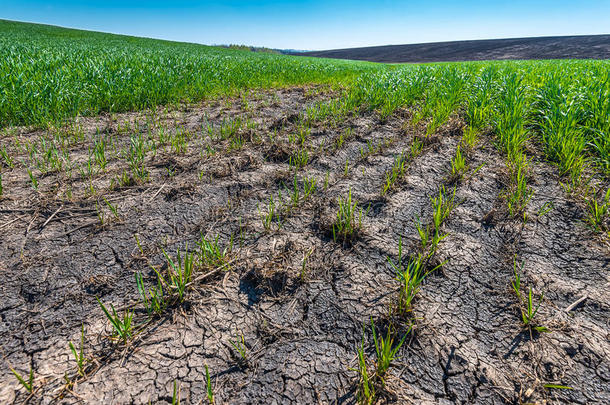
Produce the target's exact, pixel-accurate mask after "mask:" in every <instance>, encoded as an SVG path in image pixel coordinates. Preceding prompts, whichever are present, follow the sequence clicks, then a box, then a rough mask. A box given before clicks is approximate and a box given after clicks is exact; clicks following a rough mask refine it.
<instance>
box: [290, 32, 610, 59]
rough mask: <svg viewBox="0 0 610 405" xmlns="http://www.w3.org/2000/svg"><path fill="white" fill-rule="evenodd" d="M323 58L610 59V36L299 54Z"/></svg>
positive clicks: (392, 46) (373, 47) (525, 39)
mask: <svg viewBox="0 0 610 405" xmlns="http://www.w3.org/2000/svg"><path fill="white" fill-rule="evenodd" d="M298 55H304V56H316V57H321V58H334V59H352V60H366V61H370V62H384V63H422V62H461V61H473V60H529V59H610V35H583V36H573V37H540V38H511V39H487V40H474V41H452V42H434V43H427V44H411V45H386V46H371V47H365V48H350V49H333V50H328V51H314V52H305V53H299V54H298Z"/></svg>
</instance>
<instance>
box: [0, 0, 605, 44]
mask: <svg viewBox="0 0 610 405" xmlns="http://www.w3.org/2000/svg"><path fill="white" fill-rule="evenodd" d="M0 18H3V19H9V20H18V21H31V22H39V23H46V24H54V25H61V26H65V27H74V28H82V29H89V30H96V31H105V32H114V33H120V34H129V35H137V36H145V37H153V38H163V39H170V40H178V41H187V42H198V43H204V44H228V43H236V44H248V45H256V46H268V47H273V48H293V49H332V48H347V47H355V46H367V45H387V44H407V43H419V42H435V41H451V40H461V39H485V38H510V37H526V36H546V35H584V34H608V33H610V0H597V1H590V0H571V1H564V0H554V1H547V0H544V1H536V0H532V1H522V0H514V1H504V0H499V1H494V0H486V1H482V0H463V1H434V0H427V1H420V0H411V1H386V0H376V1H359V0H352V1H333V0H327V1H323V0H322V1H318V0H313V1H258V2H252V1H234V0H233V1H193V0H174V1H171V0H170V1H157V0H147V1H145V0H135V1H133V0H123V1H117V0H89V1H83V0H58V1H35V0H0ZM0 35H1V33H0Z"/></svg>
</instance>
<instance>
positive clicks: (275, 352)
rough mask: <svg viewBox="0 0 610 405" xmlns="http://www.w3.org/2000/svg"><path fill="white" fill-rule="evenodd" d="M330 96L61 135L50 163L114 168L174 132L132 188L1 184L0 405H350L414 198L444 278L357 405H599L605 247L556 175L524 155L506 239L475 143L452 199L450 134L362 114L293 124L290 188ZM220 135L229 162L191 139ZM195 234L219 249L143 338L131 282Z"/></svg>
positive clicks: (248, 103)
mask: <svg viewBox="0 0 610 405" xmlns="http://www.w3.org/2000/svg"><path fill="white" fill-rule="evenodd" d="M334 96H336V94H335V93H333V92H332V91H329V90H327V89H323V88H315V87H311V88H291V89H285V90H277V91H269V92H257V93H249V94H247V95H245V96H243V97H241V98H235V99H227V100H220V101H209V102H206V103H203V104H199V105H196V106H182V107H179V108H178V107H177V108H174V109H159V110H156V111H154V112H142V113H129V114H117V115H107V116H101V117H94V118H79V119H78V121H77V122H78V126H79V128H82V131H83V134H84V140H81V141H76V142H73V143H71V144H70V145H69V151H70V159H71V161H72V162H73V163H74V164H75V165H77V166H78V165H79V164H80V165H82V164H84V162H86V161H87V159H88V156H90V153H91V152H90V151H91V142H89V141H87V140H88V139H92V138H94V137H96V136H104V137H106V138H107V139H109V140H110V143H111V144H112V145H114V147H115V150H116V151H120V150H121V149H126V148H128V147H129V143H130V137H131V136H133V135H134V134H138V133H140V134H143V136H145V137H148V138H147V139H149V140H150V139H158V133H159V131H163V130H167V131H168V132H172V131H174V132H176V131H178V130H180V131H183V133H184V134H186V135H185V136H186V138H187V144H188V145H187V147H186V148H184V149H182V150H172V145H171V144H165V145H162V144H161V143H159V145H158V146H157V149H156V152H154V153H153V152H152V151H149V152H148V153H147V155H146V159H145V161H144V165H145V167H146V168H147V169H148V170H149V181H148V182H141V183H138V182H128V184H124V185H123V186H120V187H116V186H115V187H111V179H113V178H115V177H116V176H117V175H120V174H121V173H122V171H123V170H125V169H127V170H128V165H127V163H126V162H125V159H124V157H123V155H121V153H120V152H116V153H115V154H114V155H113V154H112V153H111V152H108V153H109V158H108V164H107V166H106V168H105V170H104V171H99V172H98V173H97V174H96V175H95V176H93V179H92V180H91V181H89V180H85V179H84V178H82V176H79V175H78V172H77V170H76V169H75V170H74V173H73V174H72V178H70V179H69V178H68V176H67V174H66V173H65V172H54V173H53V172H50V173H47V174H45V175H41V174H39V173H38V172H36V173H38V176H39V180H38V181H39V184H38V189H37V190H34V189H33V188H32V184H31V180H30V178H29V176H28V173H27V171H26V170H25V169H24V168H23V167H21V166H19V165H15V167H14V168H12V169H11V168H9V167H3V173H2V175H3V185H4V189H5V193H4V196H3V197H2V199H0V232H1V234H0V235H1V238H2V243H1V244H0V316H1V322H0V342H1V354H2V358H3V365H2V367H0V402H2V403H44V404H47V403H61V404H73V403H99V404H111V403H112V404H131V403H133V404H144V403H171V402H172V396H173V391H174V386H175V387H176V390H177V391H178V392H179V395H180V399H181V401H182V403H206V402H207V395H206V390H207V386H206V371H205V367H206V366H207V368H208V370H209V374H210V381H211V386H212V390H213V392H214V397H215V401H216V403H217V404H224V403H228V404H280V403H281V404H289V403H320V404H327V403H355V402H356V401H357V392H358V381H359V379H358V373H357V372H356V371H354V370H355V369H357V368H358V363H357V349H358V347H360V345H361V344H363V345H364V348H365V354H366V356H367V359H368V361H369V362H370V365H371V367H372V365H373V364H374V362H375V358H376V356H375V346H374V342H373V337H372V332H371V328H370V324H371V322H373V323H374V324H375V325H376V326H377V328H378V329H379V330H380V331H385V330H386V329H387V328H389V327H390V326H389V323H390V320H393V322H394V323H396V322H395V319H396V317H395V316H393V315H391V314H390V313H391V311H392V308H393V303H394V302H396V300H397V297H398V290H399V286H400V284H399V283H398V281H397V277H396V273H395V271H394V269H393V268H392V266H391V265H390V264H389V261H388V257H389V258H391V259H393V260H396V258H397V255H398V242H399V239H402V244H403V250H404V252H405V254H411V253H414V252H416V249H417V245H418V243H419V238H418V233H417V230H416V227H415V219H416V218H420V219H427V218H430V217H431V215H432V212H431V211H432V205H431V200H430V199H431V197H434V196H436V195H438V191H439V187H441V186H445V187H446V189H447V190H455V202H456V207H455V208H454V209H453V211H452V212H451V214H450V216H449V218H448V219H447V220H446V221H445V223H444V224H443V229H444V231H445V232H446V234H447V236H446V237H445V238H444V239H443V240H442V241H441V242H440V244H439V246H438V251H437V252H436V255H435V260H436V261H437V262H438V263H444V265H443V266H442V267H441V268H440V269H438V270H436V271H434V272H432V273H430V274H429V275H428V276H427V277H426V278H425V280H424V282H423V284H422V285H421V286H420V291H419V293H418V294H417V296H416V298H415V302H414V306H413V313H412V315H411V316H410V317H409V319H404V322H403V324H404V325H402V326H400V325H399V326H394V327H393V328H394V330H397V331H398V333H405V332H406V331H407V330H408V329H407V327H406V326H407V325H408V324H410V323H412V324H413V328H412V331H411V332H410V333H408V335H407V338H406V339H405V343H404V344H403V345H402V346H401V348H400V349H399V351H398V353H397V355H396V359H395V360H394V362H393V363H392V365H391V367H390V369H389V371H388V373H387V374H386V376H385V378H384V383H385V384H384V386H380V387H378V396H377V401H378V402H379V403H431V404H432V403H436V404H450V403H460V404H466V403H480V404H501V403H514V404H518V403H526V402H529V403H577V404H607V403H610V334H609V333H610V315H609V312H608V309H609V307H608V305H609V302H610V292H609V291H610V288H609V287H610V276H609V274H610V273H609V271H610V249H609V246H608V242H607V241H606V240H604V239H603V238H600V237H599V235H596V234H595V233H593V231H591V230H590V229H589V228H587V226H586V225H585V223H584V222H583V220H582V216H583V214H582V207H581V206H580V205H579V203H578V202H577V201H574V200H573V198H572V197H570V196H568V195H567V194H566V193H565V192H564V190H563V189H562V187H561V186H560V181H561V179H560V178H559V176H558V172H557V170H556V168H555V167H553V166H552V165H550V164H548V163H546V162H545V161H544V159H542V157H540V156H541V154H540V153H538V152H537V151H536V150H535V147H532V149H531V150H529V151H528V153H529V154H530V157H531V159H532V163H531V173H530V177H531V178H530V185H531V187H532V189H533V197H532V200H531V201H530V203H529V204H528V207H527V211H526V215H527V220H526V221H524V220H523V219H522V218H516V219H515V218H511V217H509V216H508V215H507V214H506V209H505V202H504V197H503V193H504V190H505V188H506V184H507V179H508V174H507V169H506V162H505V159H504V157H503V156H502V154H501V153H499V152H498V150H497V149H496V148H495V146H494V142H493V136H492V135H489V134H482V135H481V138H480V141H479V143H478V144H477V145H476V146H475V147H474V148H471V149H469V150H467V151H466V153H465V156H466V161H467V165H468V167H469V170H468V171H467V172H466V174H465V175H464V176H463V178H462V179H460V180H459V181H454V180H455V179H451V178H449V176H448V172H449V169H450V165H451V158H452V157H453V156H454V155H455V151H456V148H457V146H458V144H459V142H460V138H461V135H462V127H463V124H462V123H461V122H460V120H459V119H457V118H454V119H452V120H451V121H450V122H449V123H448V124H446V125H445V126H444V127H442V128H441V129H440V130H439V131H438V133H436V134H433V135H430V136H427V137H426V136H424V132H423V131H422V128H420V127H418V126H412V125H409V115H410V113H409V111H400V112H399V113H397V114H395V115H394V116H393V117H392V118H390V119H388V120H387V121H380V120H379V118H378V117H376V116H375V115H374V114H369V113H366V114H359V115H354V116H349V117H346V118H345V119H342V120H340V121H339V122H325V123H313V124H312V125H311V126H310V128H309V133H308V135H307V137H306V138H307V139H306V141H305V143H304V144H305V145H306V147H307V150H308V159H307V162H306V164H304V165H302V167H299V168H296V169H295V167H294V164H292V163H294V160H293V159H294V157H295V156H296V153H297V151H298V150H297V149H296V146H295V145H297V144H298V142H294V137H295V136H296V134H298V133H299V131H302V130H303V128H302V127H301V126H300V124H299V122H300V121H299V117H300V116H302V115H303V114H305V112H306V111H307V108H308V107H310V106H312V105H314V104H315V103H317V102H320V101H324V100H326V99H328V98H331V97H334ZM150 116H154V117H155V118H154V120H153V121H152V122H151V119H150ZM237 118H241V119H242V120H243V121H244V122H245V120H246V119H247V120H249V122H250V123H251V125H250V128H244V127H242V128H240V129H239V131H240V134H239V136H240V137H241V139H243V140H244V142H243V145H242V146H241V147H237V148H229V142H230V140H228V139H227V140H218V139H216V138H214V139H211V138H210V137H209V136H208V134H210V133H214V132H215V131H219V128H222V127H223V125H225V126H226V125H227V123H228V122H233V121H229V120H235V119H237ZM125 123H128V124H129V125H127V124H125ZM126 128H127V129H126ZM168 128H169V129H168ZM209 128H211V129H209ZM210 131H211V132H210ZM48 133H49V131H47V130H40V129H32V128H14V129H11V131H6V133H5V135H3V136H2V138H0V146H2V147H7V148H9V150H15V152H14V153H15V160H16V161H20V160H23V159H26V158H27V152H21V153H20V152H18V150H19V149H18V148H15V143H16V142H20V143H21V144H27V143H28V142H29V143H30V144H32V143H34V142H35V141H36V140H37V139H40V138H41V137H44V136H46V135H48ZM414 140H415V141H418V142H422V143H423V149H422V151H421V153H420V154H419V155H417V156H416V157H414V158H413V159H411V160H410V161H409V164H408V167H407V169H406V171H405V174H404V176H402V178H401V179H400V180H399V181H398V182H397V183H396V185H395V187H393V188H392V189H391V190H390V191H389V192H387V193H385V194H384V195H382V194H381V189H382V185H383V183H384V181H385V173H386V172H387V171H388V170H391V168H392V165H393V163H394V161H395V157H396V156H397V155H399V154H400V153H402V152H405V151H409V150H410V148H411V147H412V145H413V142H414ZM212 149H213V151H212ZM36 173H35V174H36ZM295 176H296V177H295ZM295 178H296V180H295ZM305 180H307V181H312V180H315V182H316V185H317V187H316V189H315V191H313V192H312V193H311V195H309V196H308V197H307V198H306V199H305V198H301V199H299V200H298V202H297V203H295V204H293V205H292V206H291V207H290V209H286V210H282V212H281V215H278V216H276V217H274V218H272V220H271V221H270V223H269V224H268V225H269V226H268V227H265V224H264V221H263V219H262V217H263V215H264V214H265V213H267V212H268V211H267V209H268V206H269V202H270V199H271V198H274V201H275V202H276V203H277V205H278V206H279V205H281V201H284V202H286V201H287V199H288V198H289V197H288V195H289V191H288V190H289V189H293V186H294V184H295V181H296V184H297V187H299V189H300V190H301V193H303V183H304V181H305ZM91 188H93V190H94V192H87V190H91ZM350 190H351V193H352V197H353V199H354V200H355V201H358V206H359V207H362V208H363V213H364V214H363V218H362V226H361V229H360V230H359V232H358V233H357V235H356V236H355V237H354V238H353V239H352V240H351V241H350V242H349V243H339V242H335V241H334V240H333V238H332V235H331V233H330V232H329V223H331V222H332V219H333V217H334V216H335V215H336V212H337V209H338V206H337V201H338V198H339V197H345V196H346V195H347V194H348V193H349V192H350ZM280 194H281V197H280V196H279V195H280ZM102 195H103V196H104V198H105V199H106V201H108V202H109V203H110V205H112V206H114V207H116V208H117V214H118V215H117V216H114V215H113V214H112V212H111V210H110V209H109V207H110V206H109V205H108V204H106V203H105V202H104V200H103V199H102V198H101V196H102ZM285 204H288V203H285ZM99 212H102V215H104V221H103V224H102V223H101V221H100V218H99ZM267 228H268V229H267ZM201 235H204V236H206V237H208V238H215V237H218V241H219V243H220V244H221V246H223V248H224V247H226V246H229V245H230V240H231V239H232V240H233V248H232V249H231V250H230V252H228V255H227V262H226V265H225V266H224V267H221V268H216V269H196V271H195V278H194V280H193V282H192V283H191V284H190V285H189V288H188V294H187V297H186V300H185V301H184V302H183V303H180V304H174V305H172V306H171V307H170V308H168V309H167V310H166V311H165V312H164V313H163V314H162V315H161V316H157V317H154V318H152V319H151V318H149V317H148V316H147V314H146V313H145V311H144V307H143V305H142V302H141V300H140V296H139V293H138V289H137V285H136V282H135V278H134V275H135V274H137V273H140V274H142V275H143V280H144V283H145V284H146V285H147V286H153V285H154V283H155V280H156V273H155V271H154V270H153V268H155V269H157V270H158V271H159V272H163V271H166V270H167V261H166V260H165V258H164V254H163V251H165V252H167V253H168V255H170V256H171V257H175V252H176V251H177V250H179V249H181V250H183V251H184V249H185V247H186V246H187V245H188V246H189V247H190V248H191V249H196V248H197V242H198V241H200V240H201ZM136 236H137V238H136ZM515 263H517V267H518V269H519V272H520V273H521V283H522V285H524V286H525V288H529V287H532V288H533V291H534V295H535V302H538V297H540V295H541V294H542V293H543V294H544V295H543V298H542V300H541V301H540V309H539V312H538V313H537V314H536V319H537V322H538V323H539V324H540V325H544V326H545V327H546V328H548V332H543V333H538V332H536V331H532V330H530V329H528V328H524V327H523V325H522V321H521V313H520V310H521V309H520V307H519V304H518V301H517V299H516V297H515V293H514V292H513V291H512V287H511V283H512V281H513V280H514V266H515ZM96 298H99V299H100V300H101V301H103V302H104V303H106V305H109V304H112V305H113V306H114V307H115V308H117V309H118V310H119V312H121V311H122V310H123V309H126V308H132V309H133V311H134V313H135V315H134V323H136V324H139V323H144V322H145V323H146V324H145V325H143V326H142V327H141V328H140V329H139V333H138V334H137V335H136V336H135V337H134V338H133V339H132V340H130V341H129V343H128V344H122V343H120V342H117V341H116V339H115V340H113V339H111V335H112V332H113V331H112V327H111V325H110V323H109V322H108V319H107V318H106V317H105V316H104V313H103V312H102V310H101V308H100V305H99V304H98V302H97V300H96ZM398 323H400V321H399V322H398ZM81 328H82V329H83V330H84V346H83V347H84V356H85V358H86V359H87V362H86V365H85V370H84V371H85V372H84V376H82V375H79V374H78V372H77V367H76V362H75V360H74V356H73V354H72V353H71V351H70V349H69V346H68V343H69V342H70V341H72V342H75V344H76V346H77V347H78V346H79V342H80V338H81ZM242 337H243V340H242ZM240 342H242V343H240ZM240 345H241V346H240ZM236 346H237V347H243V348H244V352H245V355H244V356H243V357H242V356H241V355H240V354H239V352H238V350H236ZM11 368H14V369H15V370H16V371H18V372H19V373H20V374H21V375H23V376H24V377H26V378H27V374H28V372H29V370H30V369H32V370H33V377H34V379H33V383H34V384H33V385H34V386H33V391H34V392H33V393H32V394H30V393H28V392H27V391H26V390H25V389H24V387H22V386H21V385H20V384H19V382H18V381H17V379H16V378H15V376H14V375H13V373H12V372H11ZM174 384H175V385H174ZM548 384H553V385H561V386H566V387H570V388H571V389H567V388H563V389H562V388H552V387H551V386H549V385H548Z"/></svg>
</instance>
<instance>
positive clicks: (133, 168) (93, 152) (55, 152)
mask: <svg viewBox="0 0 610 405" xmlns="http://www.w3.org/2000/svg"><path fill="white" fill-rule="evenodd" d="M136 124H137V125H136V126H135V127H133V130H134V131H136V134H134V135H131V136H130V139H129V146H128V148H127V149H126V150H123V151H120V150H119V147H118V142H117V138H116V136H114V137H113V136H110V135H108V134H101V133H100V131H99V130H98V131H97V132H96V134H95V136H94V137H93V138H92V143H93V145H92V147H91V148H89V152H88V157H87V160H86V161H85V162H83V163H81V164H78V163H74V162H72V160H71V159H70V153H69V151H68V149H67V148H68V147H69V146H71V145H73V143H68V144H66V143H65V142H64V139H65V137H64V135H63V134H62V132H55V133H54V134H53V137H52V138H47V137H44V136H43V137H41V138H40V139H39V140H37V141H34V142H28V141H25V142H23V141H20V140H19V139H18V138H17V137H16V136H14V137H13V148H14V149H15V150H16V151H17V153H19V151H22V152H23V153H25V154H26V155H27V156H29V161H30V163H28V162H26V161H23V162H21V163H22V165H23V166H24V167H25V168H26V170H27V172H28V176H29V178H30V183H31V186H32V188H33V189H35V190H38V187H39V180H38V177H37V176H36V175H35V173H34V168H36V169H38V171H39V172H40V173H41V175H42V176H45V175H46V174H49V173H54V172H58V173H62V172H63V173H65V174H66V176H67V178H68V179H71V178H72V173H73V172H74V169H75V168H76V169H77V170H78V172H79V174H80V177H81V179H82V180H83V181H86V182H87V183H88V186H87V188H86V192H87V194H88V195H95V188H94V186H93V178H94V177H95V176H96V175H97V174H98V173H100V172H104V173H105V172H106V168H107V165H108V163H109V161H110V159H112V158H113V157H120V156H121V155H122V156H123V157H124V159H125V160H126V162H127V166H128V169H129V170H122V172H121V173H120V174H118V175H116V176H115V177H113V178H112V179H111V188H121V187H128V186H131V185H134V184H141V183H146V182H148V181H149V174H150V173H149V171H148V170H147V169H146V167H145V164H144V160H145V158H146V155H147V153H148V152H152V153H153V155H156V154H157V150H158V149H159V148H163V150H164V151H165V150H166V148H165V146H166V145H171V152H172V153H174V154H184V153H185V152H186V150H187V148H188V143H189V141H190V140H191V139H193V137H194V133H192V132H191V131H189V130H187V129H186V128H183V127H179V126H176V127H175V128H174V129H173V130H168V129H166V128H165V127H159V128H158V130H157V131H156V136H155V134H153V132H152V129H153V128H154V126H153V125H147V126H146V129H147V131H148V133H147V134H144V131H143V130H142V129H141V128H140V126H139V122H137V121H136ZM204 125H205V124H204ZM126 128H127V130H124V129H123V127H121V125H120V123H119V124H118V131H117V132H118V133H123V132H125V133H127V132H129V131H131V130H132V127H131V126H130V125H129V123H127V124H126ZM256 128H257V124H256V123H255V122H253V121H252V120H249V119H242V118H236V119H232V120H228V121H226V122H225V121H223V122H222V123H221V124H220V126H219V128H218V129H217V130H214V129H213V127H212V126H210V125H209V124H208V125H207V126H205V132H204V131H203V129H204V127H202V133H207V134H209V136H210V138H212V139H213V140H214V139H230V145H229V150H231V149H239V148H241V147H242V146H243V144H244V142H245V135H244V133H250V134H251V133H252V131H253V130H254V129H256ZM78 133H79V134H80V136H79V137H78V139H79V140H80V141H81V142H82V141H84V140H85V135H84V132H83V131H82V130H81V131H79V132H78ZM215 133H217V135H215ZM206 145H207V148H206V155H208V156H209V155H210V154H211V153H215V151H212V152H210V146H209V144H207V143H206ZM109 148H110V150H111V155H110V156H108V153H107V150H108V149H109ZM202 156H203V151H202ZM0 158H1V161H2V164H3V165H5V166H7V167H8V168H10V169H13V168H14V167H15V164H16V162H15V158H14V157H13V156H12V155H11V153H10V152H9V150H8V149H7V147H2V148H0ZM32 163H34V167H32ZM69 198H71V197H70V196H69Z"/></svg>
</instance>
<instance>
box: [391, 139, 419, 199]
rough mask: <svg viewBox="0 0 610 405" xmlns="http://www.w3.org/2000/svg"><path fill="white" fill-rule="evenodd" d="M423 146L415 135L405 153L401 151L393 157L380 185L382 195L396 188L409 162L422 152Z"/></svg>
mask: <svg viewBox="0 0 610 405" xmlns="http://www.w3.org/2000/svg"><path fill="white" fill-rule="evenodd" d="M423 147H424V144H423V142H422V141H421V140H420V139H419V138H417V137H415V138H413V142H412V143H411V147H410V148H409V150H408V151H407V153H406V154H405V152H402V153H400V154H399V155H397V156H396V157H394V163H393V164H392V168H391V169H390V170H389V171H387V172H386V174H385V180H384V182H383V184H382V185H381V195H382V196H385V195H386V194H387V193H388V192H390V191H392V190H394V189H395V188H396V186H397V184H398V182H399V181H401V180H402V179H403V178H404V176H405V174H406V172H407V169H408V167H409V165H410V164H411V162H413V160H414V159H415V158H416V157H417V156H419V155H420V154H421V153H422V150H423Z"/></svg>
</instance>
